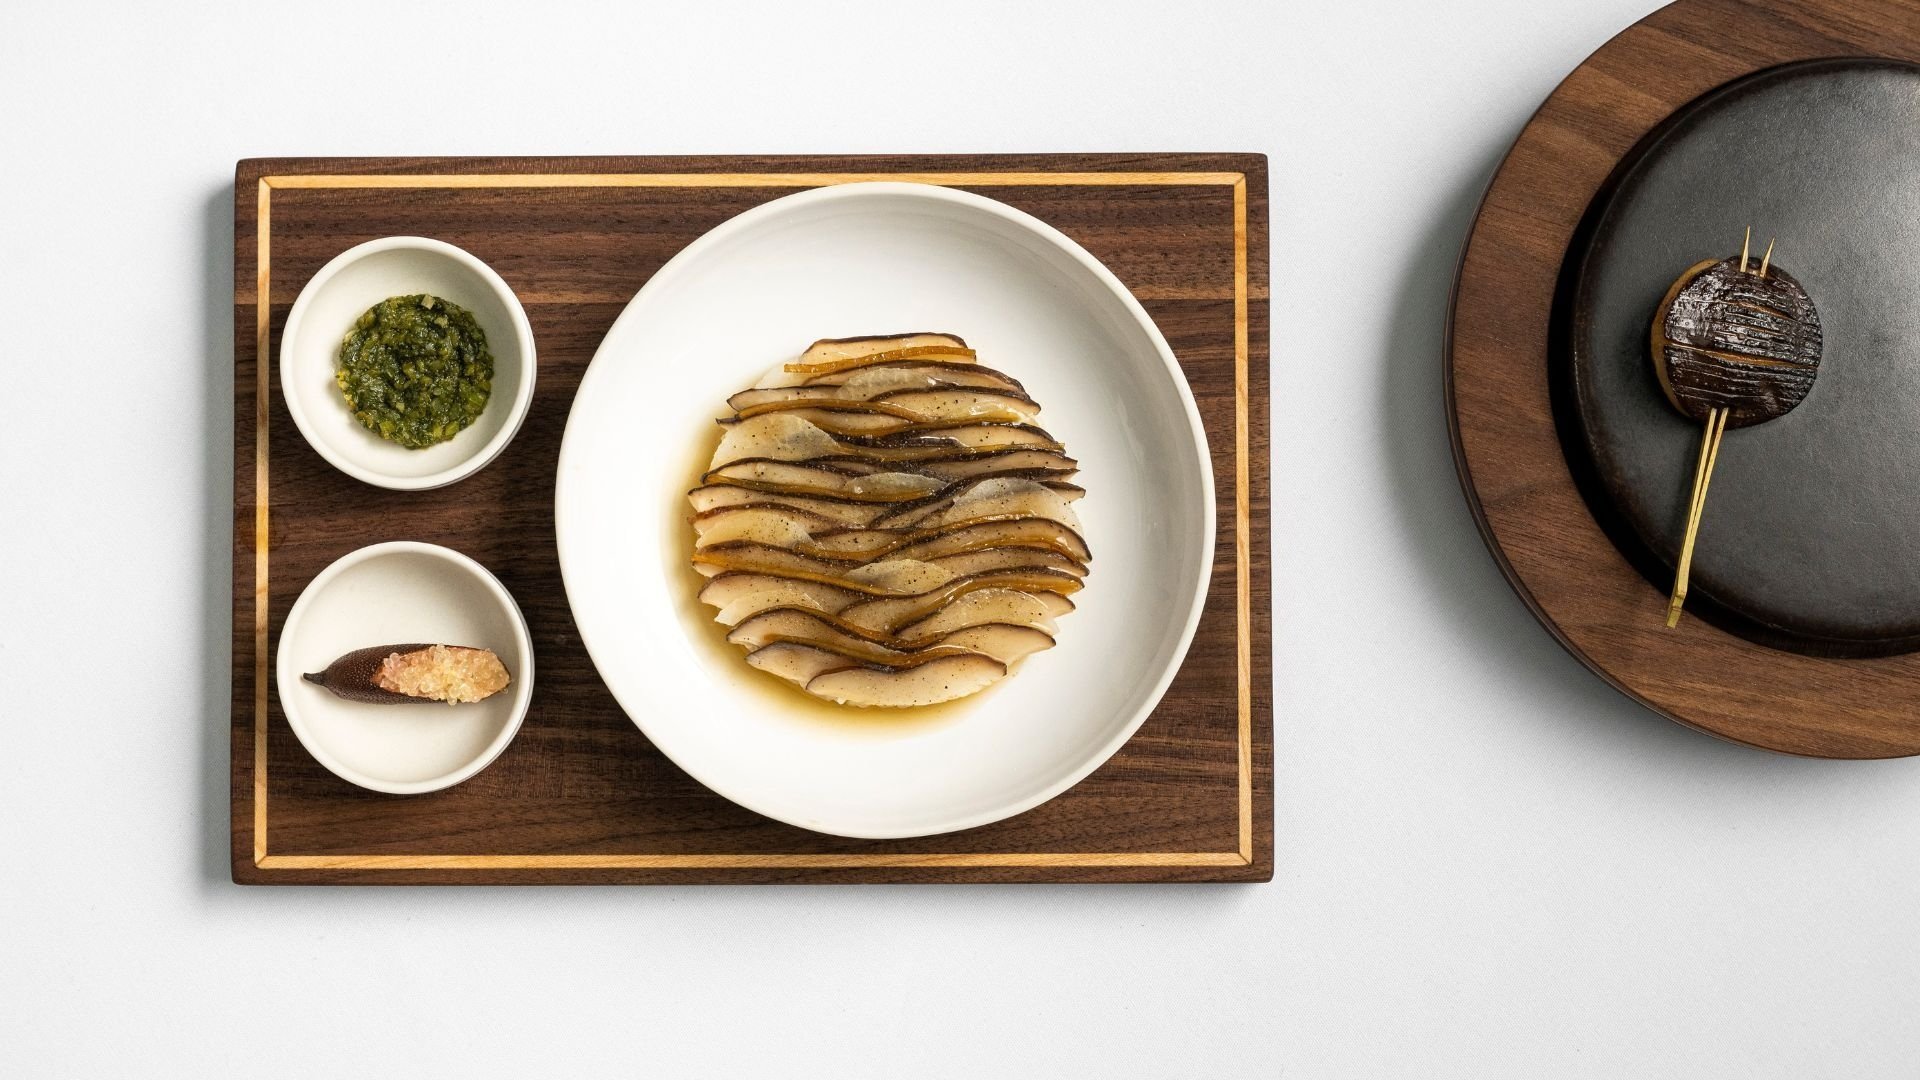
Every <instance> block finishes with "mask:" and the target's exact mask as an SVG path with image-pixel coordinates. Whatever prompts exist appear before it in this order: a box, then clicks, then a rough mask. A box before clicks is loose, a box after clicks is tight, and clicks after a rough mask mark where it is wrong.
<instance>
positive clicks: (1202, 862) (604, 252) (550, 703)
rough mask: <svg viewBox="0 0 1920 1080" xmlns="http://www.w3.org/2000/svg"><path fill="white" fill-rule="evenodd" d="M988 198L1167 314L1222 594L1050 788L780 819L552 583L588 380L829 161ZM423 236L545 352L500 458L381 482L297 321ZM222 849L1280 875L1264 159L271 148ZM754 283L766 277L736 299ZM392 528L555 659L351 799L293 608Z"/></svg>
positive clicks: (552, 872)
mask: <svg viewBox="0 0 1920 1080" xmlns="http://www.w3.org/2000/svg"><path fill="white" fill-rule="evenodd" d="M870 179H880V180H910V181H917V182H924V183H935V184H944V185H949V186H952V187H958V188H964V189H967V190H971V191H977V192H980V193H982V194H986V195H989V196H991V197H993V198H996V199H999V200H1001V201H1004V202H1007V203H1010V204H1012V205H1014V206H1017V207H1019V208H1021V209H1023V210H1026V211H1028V212H1030V213H1032V214H1034V215H1036V216H1038V217H1039V218H1041V219H1042V220H1044V221H1046V222H1048V223H1049V224H1051V225H1053V226H1055V227H1056V228H1059V229H1060V230H1061V231H1063V232H1065V233H1066V234H1067V235H1069V236H1071V237H1073V238H1074V239H1075V240H1077V241H1078V242H1080V243H1081V244H1082V245H1084V246H1085V247H1086V248H1087V250H1089V251H1090V252H1092V253H1093V254H1094V255H1095V256H1096V257H1098V258H1099V259H1101V260H1102V261H1103V262H1105V263H1106V264H1107V266H1109V267H1111V268H1112V269H1113V271H1114V272H1115V273H1116V274H1118V275H1119V277H1120V279H1121V280H1123V281H1125V282H1126V283H1127V284H1128V285H1129V286H1130V287H1131V288H1132V290H1133V292H1134V295H1136V296H1137V297H1139V299H1140V302H1141V303H1142V304H1143V305H1145V307H1146V309H1147V311H1148V312H1149V313H1150V314H1151V315H1152V316H1153V318H1154V320H1155V321H1156V322H1157V323H1158V324H1159V326H1160V329H1161V330H1162V332H1164V333H1165V335H1166V338H1167V341H1168V343H1169V344H1170V345H1171V346H1172V347H1173V350H1174V353H1175V354H1176V355H1177V356H1178V357H1179V359H1180V362H1181V365H1182V366H1183V367H1184V368H1185V370H1186V374H1187V379H1188V381H1189V382H1190V383H1191V384H1192V386H1193V392H1194V396H1195V398H1196V399H1197V401H1198V402H1199V406H1200V413H1201V416H1202V417H1203V418H1204V420H1205V423H1206V427H1207V436H1208V439H1209V442H1210V444H1211V447H1212V452H1213V465H1214V475H1215V481H1216V484H1217V498H1218V500H1219V503H1218V505H1219V529H1220V532H1219V537H1218V549H1217V554H1216V564H1215V567H1214V574H1213V585H1212V589H1211V591H1210V593H1209V595H1208V599H1207V604H1206V608H1205V612H1204V614H1203V616H1202V620H1201V623H1200V629H1199V633H1198V635H1197V636H1196V637H1195V638H1194V642H1193V647H1192V650H1191V651H1190V652H1189V654H1188V656H1187V659H1186V663H1185V665H1184V666H1183V667H1182V668H1181V670H1180V673H1179V675H1178V676H1177V677H1176V678H1175V680H1174V682H1173V685H1172V688H1171V689H1170V690H1169V691H1168V692H1167V695H1166V697H1165V699H1164V700H1162V701H1161V703H1160V706H1159V708H1158V709H1156V710H1155V711H1154V713H1153V715H1152V716H1151V717H1150V718H1148V720H1147V722H1146V723H1145V725H1144V726H1142V727H1141V729H1140V731H1139V732H1138V733H1137V734H1136V735H1135V736H1134V737H1133V739H1132V740H1131V741H1130V742H1128V743H1127V745H1126V746H1125V747H1124V748H1123V749H1122V750H1121V751H1120V752H1119V753H1118V754H1116V755H1115V756H1114V757H1113V759H1112V760H1110V761H1109V762H1107V764H1106V765H1105V766H1103V767H1102V768H1100V769H1099V770H1098V771H1096V772H1095V773H1094V774H1093V775H1092V776H1090V777H1088V778H1087V779H1086V780H1085V781H1083V782H1082V783H1080V784H1079V785H1078V786H1076V787H1074V788H1073V789H1072V790H1070V791H1068V792H1067V793H1065V794H1063V795H1061V796H1060V797H1059V798H1057V799H1054V800H1053V801H1051V802H1049V803H1047V804H1045V805H1043V806H1041V807H1038V808H1036V809H1034V810H1031V811H1029V812H1027V813H1025V814H1021V815H1018V816H1016V817H1013V818H1010V819H1008V820H1006V821H1001V822H998V823H995V824H993V825H988V826H985V827H982V828H978V829H971V830H968V831H965V832H960V833H954V834H949V835H944V836H934V837H925V838H920V839H913V840H894V841H867V840H849V839H843V838H839V837H831V836H823V835H820V834H817V833H811V832H807V831H805V830H803V829H798V828H794V827H792V826H788V825H784V824H781V823H779V822H776V821H772V820H769V819H767V818H763V817H760V816H759V815H756V814H754V813H752V812H751V811H748V810H745V809H743V808H741V807H739V806H736V805H734V804H733V803H731V802H728V801H727V800H726V799H723V798H721V797H720V796H718V795H715V794H714V793H712V792H711V791H708V790H707V789H706V788H704V787H702V786H700V785H699V784H698V783H696V782H694V781H693V780H692V779H690V778H689V777H687V776H686V775H685V774H684V773H682V772H681V771H680V770H679V769H678V768H676V767H675V766H674V765H673V764H672V762H670V761H668V760H667V759H666V758H665V757H664V756H663V755H662V754H660V753H659V752H658V751H657V750H655V749H654V748H653V747H652V746H651V745H650V744H649V743H648V742H647V739H646V737H645V736H643V735H642V734H641V733H640V731H639V729H638V728H636V727H635V726H634V725H633V723H632V722H631V721H629V720H628V719H627V717H626V715H625V714H624V713H622V712H621V710H620V707H619V706H618V705H617V704H616V703H615V702H614V700H613V698H612V696H611V695H610V694H609V693H608V692H607V689H606V687H605V685H604V684H603V683H602V682H601V681H600V678H599V676H598V674H597V673H596V672H595V670H594V667H593V664H592V662H591V661H590V660H589V659H588V656H587V653H586V650H585V648H584V647H583V646H582V645H581V643H580V640H579V636H578V634H577V633H576V631H575V628H574V625H573V620H572V617H571V614H570V613H569V611H568V607H567V602H566V597H565V594H564V592H563V590H562V588H561V583H560V567H559V563H558V560H557V557H556V555H555V549H554V534H553V481H554V469H555V462H556V458H557V456H558V454H559V449H560V438H561V433H562V430H563V429H564V427H565V425H566V420H567V413H568V410H569V408H570V407H571V405H572V402H573V394H574V391H575V390H576V388H577V387H578V386H579V382H580V377H581V375H582V373H583V372H584V371H585V370H586V367H587V364H588V362H589V361H590V360H591V359H592V357H593V353H594V350H595V349H596V348H597V347H598V346H599V344H600V339H601V337H602V336H603V335H604V334H605V333H606V331H607V328H608V327H609V326H610V325H611V324H612V322H613V319H614V317H615V316H616V315H618V314H619V313H620V311H621V309H622V308H623V307H624V306H625V305H626V303H627V301H628V300H629V299H631V298H632V296H633V294H634V293H635V292H636V291H637V290H638V289H639V288H640V286H641V285H642V284H644V283H645V282H646V281H647V279H648V278H649V277H650V276H651V275H652V274H653V272H654V271H655V270H657V269H658V268H659V267H660V266H661V265H662V264H663V263H665V262H666V261H667V260H668V259H669V258H671V257H672V256H673V255H674V254H675V253H676V252H678V251H679V250H680V249H681V248H682V247H684V246H685V245H686V244H687V243H689V242H690V241H692V240H694V239H695V238H697V237H699V236H700V235H701V234H702V233H705V232H706V231H707V230H708V229H710V228H712V227H713V226H715V225H718V224H720V223H721V222H722V221H725V220H726V219H728V218H730V217H732V216H734V215H735V214H738V213H740V212H741V211H743V210H746V209H748V208H750V207H753V206H756V205H758V204H760V203H762V202H765V201H767V200H769V199H774V198H778V197H780V196H782V195H787V194H791V193H793V192H795V191H798V190H802V189H805V188H809V187H815V186H819V185H823V184H835V183H845V182H849V181H856V180H870ZM399 234H411V235H423V236H431V237H435V238H437V239H441V240H446V241H448V242H450V243H453V244H457V245H459V246H460V247H463V248H465V249H467V250H468V251H471V252H472V253H474V254H475V255H477V256H479V257H480V258H481V259H483V260H485V261H486V262H487V263H488V264H489V265H491V266H492V267H493V268H494V269H495V270H497V271H498V272H499V273H500V275H501V276H502V277H503V278H505V279H506V281H507V283H508V284H509V285H510V286H512V287H513V289H514V290H515V292H517V293H518V294H519V297H520V300H521V302H522V303H523V304H524V305H525V307H526V310H527V315H528V318H529V319H530V320H531V321H532V324H533V332H534V337H535V339H536V340H537V342H538V345H539V364H540V371H539V380H538V384H537V386H538V389H537V391H536V394H535V397H534V401H533V407H532V410H531V412H530V413H529V414H528V417H527V420H526V423H525V425H524V426H523V427H522V428H521V430H520V433H519V435H518V437H517V438H516V439H515V440H514V442H513V443H512V445H510V446H509V447H508V448H507V450H506V452H505V453H504V454H502V455H501V456H500V458H499V459H497V460H496V461H494V462H493V463H492V464H491V465H489V466H487V468H485V469H483V470H481V471H480V472H479V473H477V474H475V475H474V476H472V477H470V478H468V479H466V480H464V481H461V482H460V483H457V484H454V485H453V486H451V487H448V488H444V489H441V490H438V491H427V492H412V493H409V492H397V491H387V490H383V489H380V488H374V487H371V486H368V485H366V484H362V483H360V482H358V481H356V480H353V479H351V478H350V477H348V476H346V475H345V474H343V473H341V472H339V471H337V470H335V469H334V468H333V467H332V466H330V465H328V464H327V463H326V462H325V461H323V460H322V459H321V458H320V456H319V455H318V454H317V453H315V452H314V451H313V449H312V448H311V447H309V446H308V445H307V443H306V442H305V441H304V440H303V439H302V438H301V437H300V433H299V431H298V430H297V429H296V428H295V427H294V426H293V423H292V422H291V418H290V417H289V416H288V414H287V411H286V406H285V403H284V402H283V400H282V398H281V396H280V388H279V380H278V378H277V374H276V371H277V364H276V363H275V362H274V358H276V357H277V355H278V345H279V335H280V330H281V326H282V324H283V323H284V322H285V319H286V316H287V311H288V309H289V308H290V307H291V305H292V303H293V300H294V298H295V297H296V296H297V295H298V294H299V292H300V289H301V287H302V286H303V285H305V284H306V282H307V280H308V278H309V277H311V276H312V275H313V273H314V272H315V271H316V270H318V269H319V268H320V266H321V265H322V264H323V263H325V262H326V261H327V260H328V259H330V258H332V257H333V256H334V255H337V254H339V253H340V252H341V251H344V250H345V249H347V248H348V247H351V246H353V245H355V244H358V243H361V242H362V241H366V240H371V239H374V238H377V237H381V236H390V235H399ZM233 265H234V394H235V401H234V531H233V542H234V548H233V552H234V560H233V575H234V576H233V714H232V740H233V741H232V748H233V758H232V783H233V788H232V812H233V817H232V843H233V847H232V856H233V878H234V880H235V881H237V882H242V883H246V884H291V883H303V884H334V883H338V884H345V883H361V884H428V883H432V884H502V883H524V884H534V883H570V882H580V883H593V882H606V883H611V882H647V883H655V882H683V883H730V882H768V881H808V882H912V881H923V882H962V881H1006V882H1013V881H1036V882H1070V881H1265V880H1267V879H1269V878H1271V877H1272V874H1273V741H1272V734H1273V733H1272V701H1271V694H1270V687H1271V684H1272V667H1271V659H1270V650H1269V614H1270V608H1271V594H1270V590H1269V565H1268V530H1267V524H1266V523H1267V505H1268V504H1267V492H1268V487H1267V412H1268V410H1267V311H1268V309H1267V178H1266V159H1265V158H1264V157H1263V156H1260V155H1250V154H1146V155H1117V154H1092V155H1020V156H975V155H969V156H939V157H857V158H845V157H794V158H785V157H780V158H754V157H681V158H668V157H650V158H400V159H370V158H353V159H313V158H303V159H277V160H250V161H243V162H241V163H240V164H239V167H238V169H237V172H236V175H235V180H234V253H233ZM742 299H743V302H750V300H751V298H742ZM384 540H422V541H428V542H432V543H438V544H445V545H447V546H449V547H452V548H454V549H456V550H459V551H462V552H465V553H466V554H468V555H471V556H472V557H474V558H475V559H477V560H479V561H480V562H481V563H482V564H484V565H486V566H487V567H488V568H489V569H491V570H492V571H493V572H494V573H495V574H496V575H498V576H499V578H500V580H501V581H502V582H503V583H504V584H505V585H506V586H507V588H508V589H509V590H510V591H511V592H512V593H513V595H514V597H515V598H516V599H517V600H518V601H519V603H520V606H521V608H522V610H523V611H524V612H525V613H526V616H527V621H528V623H529V625H530V627H531V630H532V633H533V642H534V648H535V651H536V653H537V654H538V657H539V672H540V674H539V679H538V681H537V684H536V687H535V691H534V696H533V703H532V708H531V710H530V711H529V712H528V714H527V718H526V722H525V724H524V725H523V726H522V728H521V730H520V733H519V735H518V737H517V738H516V739H515V740H514V742H513V744H512V745H511V746H510V747H508V749H507V750H506V752H505V753H503V754H502V755H501V756H500V758H499V759H498V760H496V761H495V762H494V763H493V764H492V765H491V766H490V767H488V768H487V769H486V770H484V771H483V772H481V773H480V774H479V775H478V776H475V777H474V778H473V779H471V780H468V781H467V782H465V783H463V784H459V785H457V786H455V787H453V788H451V789H448V790H446V791H441V792H436V793H433V794H427V795H415V796H407V797H395V796H387V795H379V794H375V793H372V792H368V791H364V790H361V789H359V788H357V787H354V786H353V785H350V784H348V783H347V782H345V781H343V780H340V779H338V778H336V777H335V776H333V774H331V773H329V772H328V771H327V770H326V769H325V768H323V767H322V766H321V765H320V764H319V763H317V762H315V761H314V760H313V759H312V758H311V757H309V756H308V755H307V752H306V750H305V749H304V748H303V747H301V745H300V743H299V742H298V740H297V739H295V737H294V735H293V733H292V731H291V730H290V729H289V728H288V727H287V724H286V720H285V718H284V716H283V715H282V714H281V711H280V705H279V700H278V697H277V695H276V693H275V691H274V687H273V681H272V677H271V672H272V666H273V665H272V658H273V655H274V649H275V648H276V646H277V644H278V633H279V630H280V627H281V624H282V623H283V622H284V621H285V619H286V615H287V611H288V609H289V608H290V607H291V606H292V604H293V602H294V600H295V598H297V597H298V596H299V594H300V591H301V589H302V588H304V587H305V585H306V584H307V582H308V581H310V580H311V579H312V578H313V576H314V575H315V574H317V573H318V572H319V571H320V570H321V569H322V568H324V567H325V566H326V565H327V564H328V563H330V562H332V561H333V560H334V559H336V558H338V557H339V556H341V555H344V554H346V553H347V552H349V551H351V550H353V549H355V548H358V547H361V546H363V545H366V544H371V543H376V542H379V541H384Z"/></svg>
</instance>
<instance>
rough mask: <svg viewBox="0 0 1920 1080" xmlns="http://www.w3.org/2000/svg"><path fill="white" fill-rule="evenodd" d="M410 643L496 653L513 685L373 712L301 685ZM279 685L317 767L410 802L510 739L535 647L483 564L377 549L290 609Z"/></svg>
mask: <svg viewBox="0 0 1920 1080" xmlns="http://www.w3.org/2000/svg"><path fill="white" fill-rule="evenodd" d="M410 643H421V644H439V645H470V646H475V647H479V648H487V649H492V650H493V651H494V652H495V653H496V654H498V655H499V657H500V660H501V662H502V663H504V664H505V665H506V667H507V674H508V675H509V676H510V677H511V679H512V683H511V685H509V686H508V687H507V688H506V689H505V690H503V691H501V692H500V693H498V694H495V695H493V696H492V697H490V698H488V699H486V700H485V701H477V702H471V703H468V704H465V705H441V704H437V703H432V704H426V703H423V704H418V705H411V704H400V705H373V704H368V703H366V702H359V701H347V700H344V699H342V698H339V697H335V696H334V695H333V694H332V693H331V692H330V691H328V690H326V689H323V688H322V687H319V686H316V685H314V684H313V683H310V682H307V681H306V680H305V679H302V678H301V677H300V676H301V675H302V674H304V673H306V672H312V671H320V670H323V669H324V668H325V667H326V666H327V665H328V664H331V663H333V662H334V661H335V660H337V659H339V658H340V657H342V656H344V655H346V654H347V653H350V652H352V651H354V650H355V649H364V648H368V647H370V646H374V645H403V644H410ZM274 683H275V686H276V687H277V689H278V690H279V694H280V707H281V709H282V710H283V711H284V712H285V713H286V716H287V724H288V726H290V727H292V728H293V733H294V734H295V735H297V736H299V737H300V742H301V744H302V745H304V746H305V747H306V748H307V751H308V752H309V753H311V754H312V755H313V756H314V758H315V760H317V761H319V762H320V764H322V765H325V766H326V767H327V768H328V769H331V770H332V771H333V773H334V775H336V776H338V777H340V778H341V779H342V780H347V781H350V782H352V783H355V784H359V785H360V786H361V787H364V788H371V789H373V790H374V791H384V792H388V793H389V794H393V795H416V794H419V793H421V792H424V791H438V790H440V789H441V788H446V787H452V786H453V785H455V784H457V783H459V782H460V781H462V780H465V779H467V778H468V777H470V776H472V775H473V774H475V773H477V772H479V771H480V770H481V769H484V768H486V767H487V766H488V765H489V764H491V763H492V761H493V759H494V758H496V757H499V756H500V752H501V751H502V750H505V749H506V748H507V744H508V743H509V742H512V741H513V736H514V733H515V732H517V731H519V730H520V721H521V720H523V719H525V717H526V715H527V703H528V702H529V701H531V700H532V699H533V642H532V640H531V639H530V638H529V637H528V636H527V622H526V619H525V618H523V617H522V616H521V614H520V608H519V607H518V606H517V605H516V604H515V603H514V602H513V597H512V596H510V595H508V594H507V590H506V588H505V586H503V585H501V584H500V581H499V579H497V578H495V577H494V576H493V575H492V574H490V573H488V572H487V569H486V568H485V567H483V566H481V565H480V564H479V563H477V562H474V561H473V560H472V559H469V558H467V557H466V556H465V555H462V554H460V553H459V552H457V551H453V550H451V549H449V548H444V547H440V546H438V545H436V544H420V543H413V542H411V541H404V540H403V541H395V542H392V543H386V544H374V545H373V546H371V547H363V548H361V549H359V550H358V551H353V552H349V553H348V554H346V555H343V556H341V557H340V558H339V559H337V560H335V561H334V563H333V565H331V566H329V567H327V568H326V569H325V570H322V571H321V572H320V574H319V576H317V577H315V578H314V579H313V581H312V582H311V583H309V584H308V585H307V587H306V589H305V590H304V591H303V592H301V594H300V598H299V599H298V600H296V601H294V604H293V610H291V611H289V612H288V613H287V622H286V625H285V626H284V627H283V628H282V629H281V631H280V651H279V652H278V654H276V656H275V664H274Z"/></svg>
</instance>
